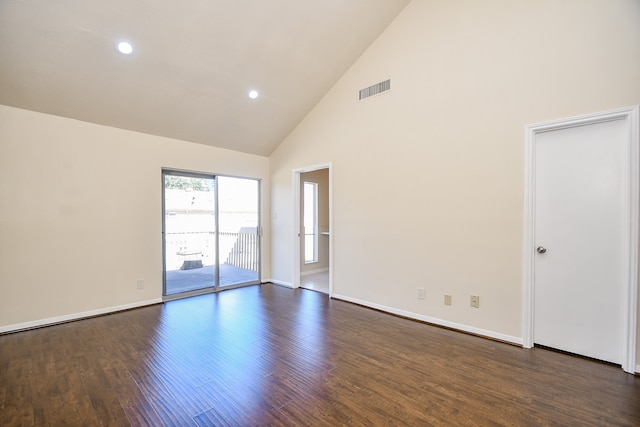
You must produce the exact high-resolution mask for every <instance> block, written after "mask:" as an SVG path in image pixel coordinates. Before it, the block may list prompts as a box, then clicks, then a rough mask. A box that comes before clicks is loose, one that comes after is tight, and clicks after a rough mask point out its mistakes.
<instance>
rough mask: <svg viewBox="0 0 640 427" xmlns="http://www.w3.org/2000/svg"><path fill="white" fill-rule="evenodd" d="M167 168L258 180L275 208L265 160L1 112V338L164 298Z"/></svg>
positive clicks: (265, 205) (266, 258) (33, 115)
mask: <svg viewBox="0 0 640 427" xmlns="http://www.w3.org/2000/svg"><path fill="white" fill-rule="evenodd" d="M162 167H169V168H175V169H184V170H194V171H203V172H212V173H220V174H229V175H237V176H245V177H251V178H259V179H262V180H263V184H262V185H263V196H262V200H263V211H265V212H268V211H269V205H268V200H269V179H268V175H269V164H268V159H267V158H266V157H261V156H253V155H248V154H243V153H239V152H234V151H229V150H225V149H219V148H213V147H208V146H204V145H199V144H192V143H189V142H185V141H178V140H172V139H168V138H161V137H157V136H152V135H146V134H142V133H136V132H131V131H126V130H121V129H115V128H110V127H106V126H99V125H95V124H90V123H86V122H80V121H75V120H70V119H66V118H61V117H56V116H50V115H45V114H40V113H36V112H32V111H26V110H20V109H16V108H12V107H6V106H0V201H1V203H2V209H1V210H0V240H1V242H2V244H1V245H0V331H6V330H11V329H15V328H16V327H19V326H25V325H30V324H38V323H42V321H43V319H44V320H47V319H58V318H65V317H69V316H71V317H73V315H75V314H78V313H86V312H95V311H101V310H108V309H110V308H113V307H121V306H129V305H138V304H144V303H147V302H152V301H157V300H158V299H159V298H161V296H162V236H161V231H162V207H161V196H162V180H161V168H162ZM266 225H267V227H266V229H265V241H268V239H269V233H268V224H266ZM266 252H267V253H265V254H264V255H265V256H263V262H264V263H265V264H264V265H265V266H267V269H266V270H265V269H263V277H267V278H268V277H269V272H268V266H269V262H270V261H269V256H268V251H266ZM138 279H143V280H145V289H144V290H138V289H137V288H136V287H137V280H138Z"/></svg>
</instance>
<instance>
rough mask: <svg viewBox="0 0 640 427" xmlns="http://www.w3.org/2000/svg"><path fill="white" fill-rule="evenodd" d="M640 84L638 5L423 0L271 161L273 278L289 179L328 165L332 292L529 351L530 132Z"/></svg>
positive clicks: (622, 100) (286, 265)
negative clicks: (375, 91)
mask: <svg viewBox="0 0 640 427" xmlns="http://www.w3.org/2000/svg"><path fill="white" fill-rule="evenodd" d="M638 76H640V2H638V1H635V0H614V1H606V2H604V1H601V0H579V1H578V0H562V1H558V0H538V1H535V2H532V1H525V0H516V1H513V0H490V1H482V2H477V1H469V0H452V1H449V0H448V1H441V0H432V1H429V0H414V1H413V2H412V3H410V4H409V5H408V6H407V8H406V9H405V10H404V11H403V12H402V13H401V14H400V15H399V16H398V18H397V19H396V20H395V21H394V22H393V23H392V24H391V25H390V26H389V27H388V28H387V29H386V31H385V32H384V33H383V34H382V35H381V36H380V37H379V38H378V39H377V41H376V42H375V43H374V44H373V45H372V46H371V47H370V48H369V49H368V50H367V51H366V52H365V53H364V54H363V55H362V56H361V57H360V59H359V60H358V61H357V62H356V63H355V64H354V65H353V66H352V67H351V69H350V70H349V71H348V72H347V73H345V75H344V76H343V77H342V78H341V79H340V80H339V81H338V82H337V84H336V85H335V86H334V87H333V88H332V90H331V91H330V92H329V93H328V94H327V95H326V96H325V97H324V99H323V100H322V101H321V102H320V103H319V104H318V105H317V106H316V107H315V109H314V110H313V111H312V112H311V113H310V114H309V115H308V116H307V117H306V118H305V120H304V121H303V122H302V123H300V124H299V126H298V127H297V128H296V130H295V131H294V132H292V133H291V134H290V135H289V137H288V138H287V139H286V140H285V141H284V142H283V143H282V144H281V145H280V146H279V148H278V149H277V150H276V151H275V152H274V153H273V154H272V156H271V180H272V181H271V183H272V210H273V211H277V212H279V216H278V218H277V219H272V241H271V252H272V255H273V256H272V275H273V277H274V278H275V279H278V280H280V281H282V282H289V283H291V282H293V280H292V277H291V274H292V273H291V272H292V271H293V268H292V266H291V262H292V261H293V257H292V256H291V252H292V249H293V248H292V243H291V242H292V241H293V240H292V236H291V233H292V231H293V228H292V227H290V226H289V225H288V224H290V223H291V221H292V218H291V213H290V212H292V208H291V206H292V203H291V197H292V190H291V188H292V178H291V171H292V170H293V169H295V168H299V167H303V166H305V165H310V164H318V163H323V162H329V161H331V162H333V169H332V175H333V206H334V207H333V225H332V226H333V232H334V236H333V250H334V253H333V280H334V282H333V291H334V293H335V294H336V295H340V296H344V297H347V298H350V299H352V300H356V301H362V302H365V303H367V304H369V305H376V306H380V307H384V308H390V309H392V310H395V311H399V312H403V313H407V314H410V315H414V316H423V317H426V318H429V319H437V320H439V321H441V322H443V323H447V324H451V325H454V326H465V327H467V328H468V329H470V330H473V331H476V332H479V333H487V334H491V335H492V336H495V337H498V338H502V339H507V340H510V341H513V342H518V341H519V340H520V341H521V338H522V274H523V271H522V268H523V262H522V257H523V233H524V226H523V223H524V217H523V205H524V140H525V138H524V127H525V125H527V124H531V123H537V122H541V121H546V120H552V119H558V118H563V117H570V116H575V115H580V114H586V113H591V112H596V111H603V110H609V109H614V108H620V107H625V106H629V105H634V104H638V103H640V79H638ZM388 78H390V79H391V90H390V91H389V92H387V93H384V94H381V95H377V96H374V97H371V98H369V99H366V100H364V101H358V90H359V89H362V88H365V87H367V86H370V85H372V84H375V83H378V82H381V81H384V80H386V79H388ZM420 287H423V288H425V290H426V298H425V299H424V300H421V299H418V298H417V288H420ZM445 294H449V295H452V297H453V304H452V305H451V306H447V305H445V304H444V303H443V299H444V295H445ZM471 294H474V295H479V296H480V308H478V309H475V308H471V307H470V304H469V296H470V295H471ZM638 342H639V343H640V339H639V340H638ZM639 354H640V353H639Z"/></svg>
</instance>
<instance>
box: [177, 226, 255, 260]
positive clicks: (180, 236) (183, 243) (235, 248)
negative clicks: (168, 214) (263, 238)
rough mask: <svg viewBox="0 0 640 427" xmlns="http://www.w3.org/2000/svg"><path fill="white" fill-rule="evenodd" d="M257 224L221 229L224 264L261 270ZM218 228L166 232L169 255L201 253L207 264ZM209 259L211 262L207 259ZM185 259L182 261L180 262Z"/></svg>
mask: <svg viewBox="0 0 640 427" xmlns="http://www.w3.org/2000/svg"><path fill="white" fill-rule="evenodd" d="M257 230H258V229H257V227H242V228H241V229H240V230H239V232H237V233H232V232H227V231H222V232H220V236H219V249H220V260H221V261H222V262H223V263H225V264H230V265H233V266H235V267H239V268H244V269H247V270H253V271H258V268H259V264H260V257H259V247H258V245H259V239H258V237H259V236H258V231H257ZM215 234H216V233H215V231H195V232H178V233H166V245H167V256H170V255H174V254H177V255H181V254H184V253H187V252H188V253H190V254H193V253H196V252H199V253H201V257H202V259H203V262H204V263H205V264H209V263H215V257H213V258H214V259H211V257H212V255H213V254H214V252H215V251H214V249H213V248H214V247H215ZM207 259H210V261H208V262H207ZM180 262H182V261H180Z"/></svg>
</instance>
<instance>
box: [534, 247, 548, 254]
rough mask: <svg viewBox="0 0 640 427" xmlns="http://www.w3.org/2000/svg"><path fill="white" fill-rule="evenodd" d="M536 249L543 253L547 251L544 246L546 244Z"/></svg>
mask: <svg viewBox="0 0 640 427" xmlns="http://www.w3.org/2000/svg"><path fill="white" fill-rule="evenodd" d="M536 251H538V253H539V254H543V253H545V252H547V250H546V249H545V248H544V246H538V247H537V248H536Z"/></svg>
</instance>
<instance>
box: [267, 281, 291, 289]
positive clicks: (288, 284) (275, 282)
mask: <svg viewBox="0 0 640 427" xmlns="http://www.w3.org/2000/svg"><path fill="white" fill-rule="evenodd" d="M267 282H269V283H273V284H274V285H278V286H284V287H285V288H291V289H293V288H294V287H293V283H289V282H283V281H282V280H275V279H270V280H268V281H267Z"/></svg>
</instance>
